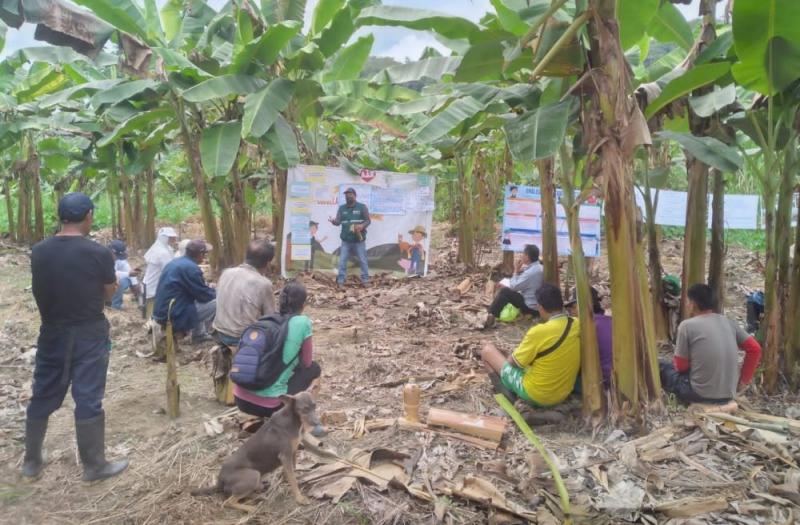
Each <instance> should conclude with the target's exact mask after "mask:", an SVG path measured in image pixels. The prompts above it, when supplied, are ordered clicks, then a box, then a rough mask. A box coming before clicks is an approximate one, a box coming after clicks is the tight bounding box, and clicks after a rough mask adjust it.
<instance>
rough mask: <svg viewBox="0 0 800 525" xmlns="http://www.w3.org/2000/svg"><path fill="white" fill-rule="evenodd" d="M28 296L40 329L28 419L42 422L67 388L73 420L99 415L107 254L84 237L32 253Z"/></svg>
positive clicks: (109, 275)
mask: <svg viewBox="0 0 800 525" xmlns="http://www.w3.org/2000/svg"><path fill="white" fill-rule="evenodd" d="M31 272H32V275H33V279H32V288H33V296H34V298H35V299H36V304H37V306H38V308H39V313H40V315H41V319H42V325H41V328H40V330H39V340H38V347H37V351H36V368H35V370H34V373H33V395H32V397H31V401H30V403H29V404H28V412H27V414H28V417H29V418H34V419H46V418H47V417H48V416H50V414H52V413H53V412H55V411H56V410H58V408H59V407H60V406H61V404H62V402H63V401H64V397H65V396H66V394H67V390H68V389H69V387H70V384H71V385H72V398H73V399H74V400H75V419H76V420H86V419H92V418H94V417H97V416H100V415H102V414H103V406H102V404H103V396H104V395H105V385H106V372H107V371H108V358H109V351H110V349H111V341H110V339H109V330H108V321H107V320H106V318H105V315H104V314H103V305H104V303H105V285H107V284H113V283H115V282H116V274H115V273H114V257H113V256H112V254H111V251H110V250H109V249H108V248H106V247H104V246H101V245H99V244H97V243H95V242H93V241H91V240H89V239H87V238H85V237H80V236H56V237H51V238H49V239H46V240H44V241H42V242H40V243H38V244H37V245H35V246H34V247H33V250H32V253H31Z"/></svg>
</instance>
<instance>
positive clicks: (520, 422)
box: [494, 394, 570, 517]
mask: <svg viewBox="0 0 800 525" xmlns="http://www.w3.org/2000/svg"><path fill="white" fill-rule="evenodd" d="M494 399H495V401H497V403H498V404H499V405H500V406H501V407H502V408H503V410H505V411H506V413H508V415H509V416H511V419H513V420H514V423H516V424H517V426H518V427H519V429H520V430H521V431H522V433H523V434H524V435H525V437H526V438H528V441H530V443H531V445H533V446H534V447H535V448H536V450H537V451H538V452H539V454H540V455H541V456H542V459H544V461H545V463H547V466H548V467H549V468H550V472H551V473H552V474H553V481H554V482H555V484H556V489H557V490H558V496H559V498H560V499H561V511H562V512H563V513H564V516H565V517H569V515H570V506H569V493H568V492H567V487H566V486H565V485H564V480H563V479H562V478H561V474H560V473H559V471H558V468H557V467H556V465H555V464H554V463H553V460H552V459H551V458H550V454H548V453H547V449H545V448H544V445H542V442H541V441H539V438H538V437H536V434H534V433H533V430H531V427H530V426H528V423H526V422H525V420H524V419H523V418H522V415H521V414H520V413H519V412H518V411H517V409H516V408H514V405H512V404H511V402H510V401H509V400H508V399H506V396H504V395H503V394H497V395H495V396H494Z"/></svg>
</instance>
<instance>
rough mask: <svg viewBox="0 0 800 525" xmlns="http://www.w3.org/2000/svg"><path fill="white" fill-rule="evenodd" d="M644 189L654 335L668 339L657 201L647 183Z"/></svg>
mask: <svg viewBox="0 0 800 525" xmlns="http://www.w3.org/2000/svg"><path fill="white" fill-rule="evenodd" d="M645 180H646V178H645ZM645 189H646V192H645V195H644V208H645V210H644V211H645V216H644V220H645V229H646V231H647V268H648V273H649V275H650V294H651V297H652V298H653V300H652V308H653V317H654V322H655V337H656V340H657V341H669V339H670V329H669V317H668V312H667V308H666V306H665V304H664V287H663V285H662V278H663V275H664V269H663V267H662V266H661V250H660V248H659V243H658V226H657V225H656V206H657V205H658V201H657V200H656V201H653V197H652V195H651V194H650V187H649V185H648V186H646V188H645ZM656 195H658V194H656ZM656 198H657V197H656Z"/></svg>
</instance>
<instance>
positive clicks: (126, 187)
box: [117, 143, 136, 247]
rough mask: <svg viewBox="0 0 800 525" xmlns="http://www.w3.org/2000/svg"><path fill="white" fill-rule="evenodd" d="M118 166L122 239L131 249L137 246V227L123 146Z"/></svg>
mask: <svg viewBox="0 0 800 525" xmlns="http://www.w3.org/2000/svg"><path fill="white" fill-rule="evenodd" d="M117 161H118V162H117V166H118V173H119V202H120V205H121V207H122V210H121V211H122V213H121V215H120V218H121V220H120V223H122V237H123V238H124V239H125V244H127V245H128V246H130V247H135V246H136V235H135V233H136V232H135V226H134V220H133V203H132V195H131V193H132V192H133V188H132V187H131V183H130V179H129V178H128V173H127V172H126V171H125V152H124V151H123V149H122V144H121V143H120V144H119V147H118V148H117Z"/></svg>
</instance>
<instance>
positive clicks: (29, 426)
mask: <svg viewBox="0 0 800 525" xmlns="http://www.w3.org/2000/svg"><path fill="white" fill-rule="evenodd" d="M46 433H47V419H32V418H30V417H29V418H27V419H25V459H24V460H23V462H22V475H23V476H25V477H26V478H36V477H39V474H41V472H42V443H44V435H45V434H46Z"/></svg>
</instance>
